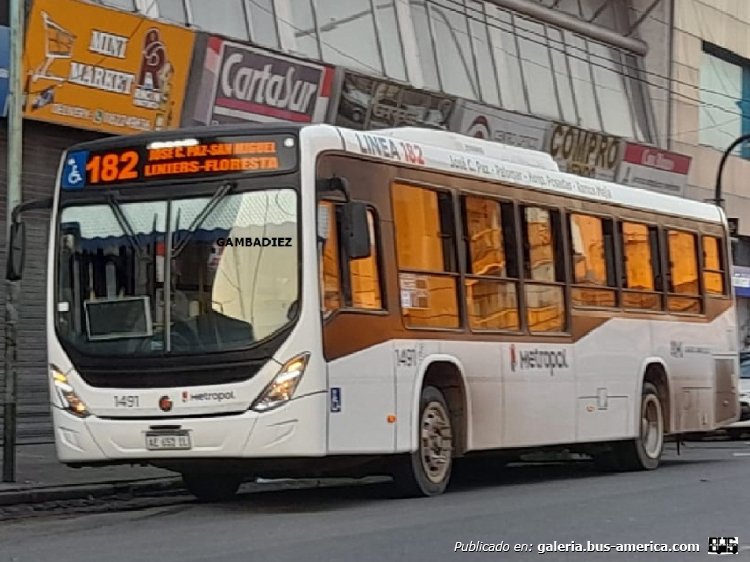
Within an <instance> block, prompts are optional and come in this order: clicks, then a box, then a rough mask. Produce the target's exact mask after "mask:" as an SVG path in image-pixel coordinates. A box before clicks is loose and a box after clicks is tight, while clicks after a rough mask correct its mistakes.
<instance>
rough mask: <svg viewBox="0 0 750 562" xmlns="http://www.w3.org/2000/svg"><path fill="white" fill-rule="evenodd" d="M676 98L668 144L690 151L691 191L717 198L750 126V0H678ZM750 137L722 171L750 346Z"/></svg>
mask: <svg viewBox="0 0 750 562" xmlns="http://www.w3.org/2000/svg"><path fill="white" fill-rule="evenodd" d="M673 10H674V26H673V31H672V34H673V41H672V57H671V59H672V70H671V78H672V80H671V83H672V104H671V115H672V118H671V120H670V128H669V134H668V136H667V139H666V140H667V143H666V146H669V147H670V148H672V149H673V150H676V151H678V152H681V153H684V154H687V155H690V156H691V158H692V166H691V169H690V175H689V179H688V185H687V189H686V193H685V196H686V197H690V198H692V199H698V200H713V199H714V197H715V186H716V180H717V172H718V169H719V164H720V161H721V157H722V154H723V153H724V151H725V150H727V149H728V148H729V146H730V145H731V144H732V142H733V141H734V140H735V139H737V138H738V137H740V136H741V135H744V134H747V133H750V4H748V3H747V2H744V1H743V0H724V1H714V2H706V1H702V0H680V1H679V2H674V7H673ZM748 158H750V145H748V144H744V145H740V146H738V147H737V148H736V149H735V150H734V151H733V152H732V155H731V156H730V157H729V158H728V160H727V163H726V166H725V168H724V173H723V180H722V186H723V199H724V208H725V209H726V212H727V216H728V217H729V218H731V219H736V220H737V227H738V228H737V236H736V239H735V241H734V243H733V250H734V251H733V260H734V265H735V266H736V267H735V268H734V274H733V278H734V286H735V292H736V294H737V296H738V305H739V318H738V324H739V340H740V346H741V348H743V349H747V348H749V347H750V298H748V297H750V285H749V284H748V279H750V275H749V274H748V272H750V270H748V269H747V267H748V266H750V187H749V186H748V181H747V178H748V175H749V174H750V162H748Z"/></svg>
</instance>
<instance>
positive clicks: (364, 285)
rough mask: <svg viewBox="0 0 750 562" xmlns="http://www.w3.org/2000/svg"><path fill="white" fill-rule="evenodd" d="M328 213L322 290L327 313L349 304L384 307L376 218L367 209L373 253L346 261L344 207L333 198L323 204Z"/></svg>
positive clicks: (368, 307)
mask: <svg viewBox="0 0 750 562" xmlns="http://www.w3.org/2000/svg"><path fill="white" fill-rule="evenodd" d="M320 206H321V207H323V209H326V210H325V211H324V210H323V209H319V213H321V212H324V213H327V216H328V228H327V232H328V236H327V239H326V240H325V242H323V252H322V257H321V260H322V264H321V287H322V289H323V296H322V300H323V309H324V312H328V313H330V312H332V311H334V310H337V309H338V308H341V307H342V306H344V304H346V306H349V307H352V308H362V309H371V310H380V309H382V308H383V301H382V296H381V287H380V286H381V283H380V272H379V270H378V244H377V241H378V238H377V229H376V228H375V217H374V214H373V212H372V211H371V210H368V212H367V220H368V223H369V226H370V243H371V247H370V255H369V256H368V257H366V258H361V259H356V260H349V262H348V263H343V259H344V256H343V255H342V253H341V251H340V245H339V240H340V238H341V225H342V209H341V206H339V205H335V204H334V203H332V202H330V201H323V202H321V203H320Z"/></svg>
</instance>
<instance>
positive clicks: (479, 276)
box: [463, 197, 520, 330]
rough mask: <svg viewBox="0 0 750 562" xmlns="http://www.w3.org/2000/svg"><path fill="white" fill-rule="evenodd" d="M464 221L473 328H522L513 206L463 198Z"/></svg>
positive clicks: (467, 280)
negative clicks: (519, 310) (519, 309)
mask: <svg viewBox="0 0 750 562" xmlns="http://www.w3.org/2000/svg"><path fill="white" fill-rule="evenodd" d="M463 224H464V238H465V240H466V258H467V264H466V273H467V274H466V278H465V280H464V287H465V289H466V307H467V312H468V318H469V325H470V326H471V329H472V330H518V329H520V318H519V313H518V281H517V279H518V264H517V259H516V243H515V230H514V225H515V221H514V209H513V205H512V204H510V203H500V202H497V201H494V200H492V199H486V198H482V197H464V198H463Z"/></svg>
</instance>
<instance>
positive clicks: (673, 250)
mask: <svg viewBox="0 0 750 562" xmlns="http://www.w3.org/2000/svg"><path fill="white" fill-rule="evenodd" d="M667 249H668V255H669V293H670V296H669V297H668V299H667V306H668V308H669V310H670V311H672V312H692V313H699V312H700V311H701V299H700V286H699V284H698V253H697V245H696V240H695V234H692V233H690V232H683V231H679V230H668V231H667ZM676 295H679V296H676Z"/></svg>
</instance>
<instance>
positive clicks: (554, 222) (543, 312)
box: [522, 207, 567, 332]
mask: <svg viewBox="0 0 750 562" xmlns="http://www.w3.org/2000/svg"><path fill="white" fill-rule="evenodd" d="M522 221H523V237H524V239H523V248H524V273H525V278H526V279H527V281H526V282H525V284H524V292H525V297H526V299H525V300H526V322H527V323H528V326H529V330H530V331H532V332H563V331H565V329H566V328H567V322H566V311H565V290H564V283H565V268H564V267H563V266H562V259H563V250H562V245H561V243H560V242H561V240H562V233H561V230H562V229H561V224H560V214H559V212H557V211H552V210H549V209H543V208H540V207H523V214H522Z"/></svg>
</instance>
